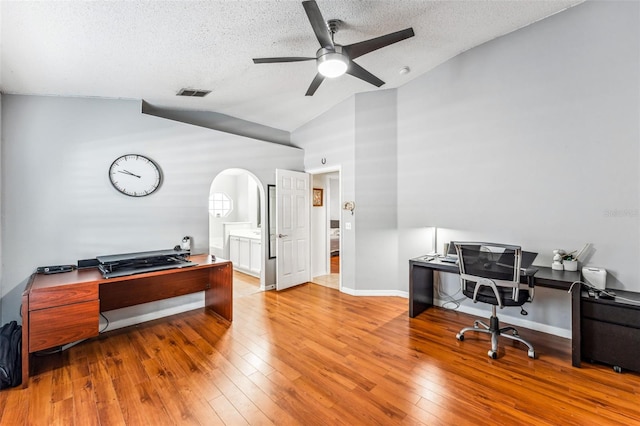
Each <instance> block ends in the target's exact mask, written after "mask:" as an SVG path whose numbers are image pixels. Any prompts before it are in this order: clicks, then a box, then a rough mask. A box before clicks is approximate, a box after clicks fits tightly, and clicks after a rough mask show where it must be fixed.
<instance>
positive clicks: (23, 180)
mask: <svg viewBox="0 0 640 426" xmlns="http://www.w3.org/2000/svg"><path fill="white" fill-rule="evenodd" d="M2 103H3V104H2V125H3V126H2V164H1V167H2V172H3V181H2V185H3V186H2V198H1V202H2V209H3V216H2V218H3V222H2V228H1V230H2V252H3V254H4V255H3V262H4V267H3V276H2V288H3V289H4V292H3V298H2V305H3V310H2V314H3V320H4V321H8V320H11V319H18V312H19V307H20V295H21V293H22V291H23V289H24V286H25V285H26V282H27V279H28V278H29V276H30V274H31V273H32V272H33V270H34V269H35V267H36V266H39V265H48V264H62V263H75V262H76V261H77V260H78V259H85V258H93V257H95V256H97V255H102V254H113V253H122V252H130V251H139V250H155V249H164V248H171V247H173V246H174V245H176V244H178V243H179V242H180V240H181V239H182V237H183V236H185V235H190V236H193V237H194V244H195V245H194V247H193V251H194V252H195V253H197V252H203V253H206V252H208V240H209V239H208V235H209V229H208V227H209V221H208V196H209V190H210V186H211V183H212V181H213V179H214V177H215V176H216V175H217V174H218V173H220V172H221V171H222V170H225V169H228V168H232V167H237V168H243V169H246V170H249V171H251V172H252V173H253V174H254V175H255V176H256V177H258V178H259V179H260V180H261V182H262V183H263V185H265V187H264V190H265V192H266V185H267V184H270V183H273V182H274V181H275V169H276V168H284V169H293V170H301V169H302V168H303V152H302V151H301V150H299V149H296V148H292V147H287V146H284V145H279V144H273V143H267V142H261V141H257V140H252V139H249V138H245V137H241V136H236V135H230V134H225V133H221V132H218V131H214V130H209V129H204V128H200V127H196V126H192V125H188V124H182V123H177V122H173V121H169V120H165V119H162V118H158V117H154V116H149V115H144V114H141V113H140V102H135V101H124V100H101V99H87V98H55V97H36V96H15V95H4V96H3V97H2ZM125 153H141V154H146V155H148V156H149V157H150V158H152V159H153V160H155V161H156V162H157V163H158V164H159V165H160V167H161V169H162V172H163V175H164V181H163V183H162V186H161V187H160V189H159V190H158V191H157V192H156V193H154V194H152V195H151V196H148V197H144V198H131V197H127V196H124V195H122V194H119V193H117V192H116V191H115V190H114V189H113V188H112V187H111V185H110V183H109V179H108V176H107V170H108V168H109V165H110V164H111V162H112V161H113V160H114V159H115V158H116V157H117V156H119V155H121V154H125ZM247 153H250V155H247ZM265 243H266V242H264V241H263V244H265ZM267 268H269V269H274V268H275V263H274V262H268V263H267ZM271 275H275V273H274V271H269V272H268V276H271ZM167 303H171V302H170V301H169V302H167ZM136 309H137V311H136V312H137V313H140V312H143V311H144V309H146V307H144V306H141V307H136ZM150 310H151V311H152V310H153V309H151V308H150ZM130 314H136V313H135V312H133V313H130Z"/></svg>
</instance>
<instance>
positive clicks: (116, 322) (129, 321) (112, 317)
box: [100, 299, 204, 333]
mask: <svg viewBox="0 0 640 426" xmlns="http://www.w3.org/2000/svg"><path fill="white" fill-rule="evenodd" d="M154 303H157V302H154ZM141 306H144V305H136V306H132V307H130V308H123V309H116V310H113V311H108V312H104V313H103V315H104V316H105V317H107V318H108V319H109V324H108V326H107V323H106V321H105V320H104V318H102V317H100V332H101V333H103V332H105V331H111V330H117V329H119V328H123V327H129V326H131V325H135V324H140V323H142V322H147V321H151V320H154V319H158V318H164V317H168V316H171V315H176V314H180V313H182V312H187V311H192V310H194V309H199V308H203V307H204V299H202V300H196V301H192V302H188V303H184V304H179V305H176V306H169V307H166V308H161V309H157V310H156V309H154V310H153V311H150V312H144V313H140V314H133V315H127V314H131V312H130V311H131V309H132V308H137V309H136V310H141V309H140V307H141ZM127 310H129V311H127ZM105 327H106V328H105Z"/></svg>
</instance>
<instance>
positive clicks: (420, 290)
mask: <svg viewBox="0 0 640 426" xmlns="http://www.w3.org/2000/svg"><path fill="white" fill-rule="evenodd" d="M431 306H433V269H431V268H424V267H421V266H419V265H415V264H413V263H410V264H409V316H410V317H411V318H415V317H416V316H417V315H420V314H421V313H422V312H424V311H426V310H427V309H429V308H430V307H431Z"/></svg>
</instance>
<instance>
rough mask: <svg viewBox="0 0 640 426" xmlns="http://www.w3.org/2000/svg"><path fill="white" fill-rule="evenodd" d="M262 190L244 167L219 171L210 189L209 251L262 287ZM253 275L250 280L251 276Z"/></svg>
mask: <svg viewBox="0 0 640 426" xmlns="http://www.w3.org/2000/svg"><path fill="white" fill-rule="evenodd" d="M265 213H266V204H265V191H264V188H263V186H262V184H261V183H260V181H259V180H258V178H257V177H256V176H254V175H253V174H252V173H250V172H249V171H247V170H244V169H227V170H224V171H222V172H220V173H219V174H218V175H217V176H216V177H215V178H214V179H213V182H212V183H211V188H210V190H209V253H210V254H213V255H215V256H216V257H219V258H222V259H228V260H230V261H231V262H232V263H233V268H234V275H235V274H243V275H246V276H247V280H246V281H248V282H252V283H259V284H257V285H256V284H254V286H256V287H258V289H259V290H264V288H265V240H266V232H265V226H266V223H265V220H264V218H265ZM251 278H252V279H251Z"/></svg>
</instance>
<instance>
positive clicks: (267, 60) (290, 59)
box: [253, 56, 316, 64]
mask: <svg viewBox="0 0 640 426" xmlns="http://www.w3.org/2000/svg"><path fill="white" fill-rule="evenodd" d="M315 59H316V58H308V57H297V56H283V57H281V58H253V63H254V64H273V63H276V62H301V61H312V60H314V61H315Z"/></svg>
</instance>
